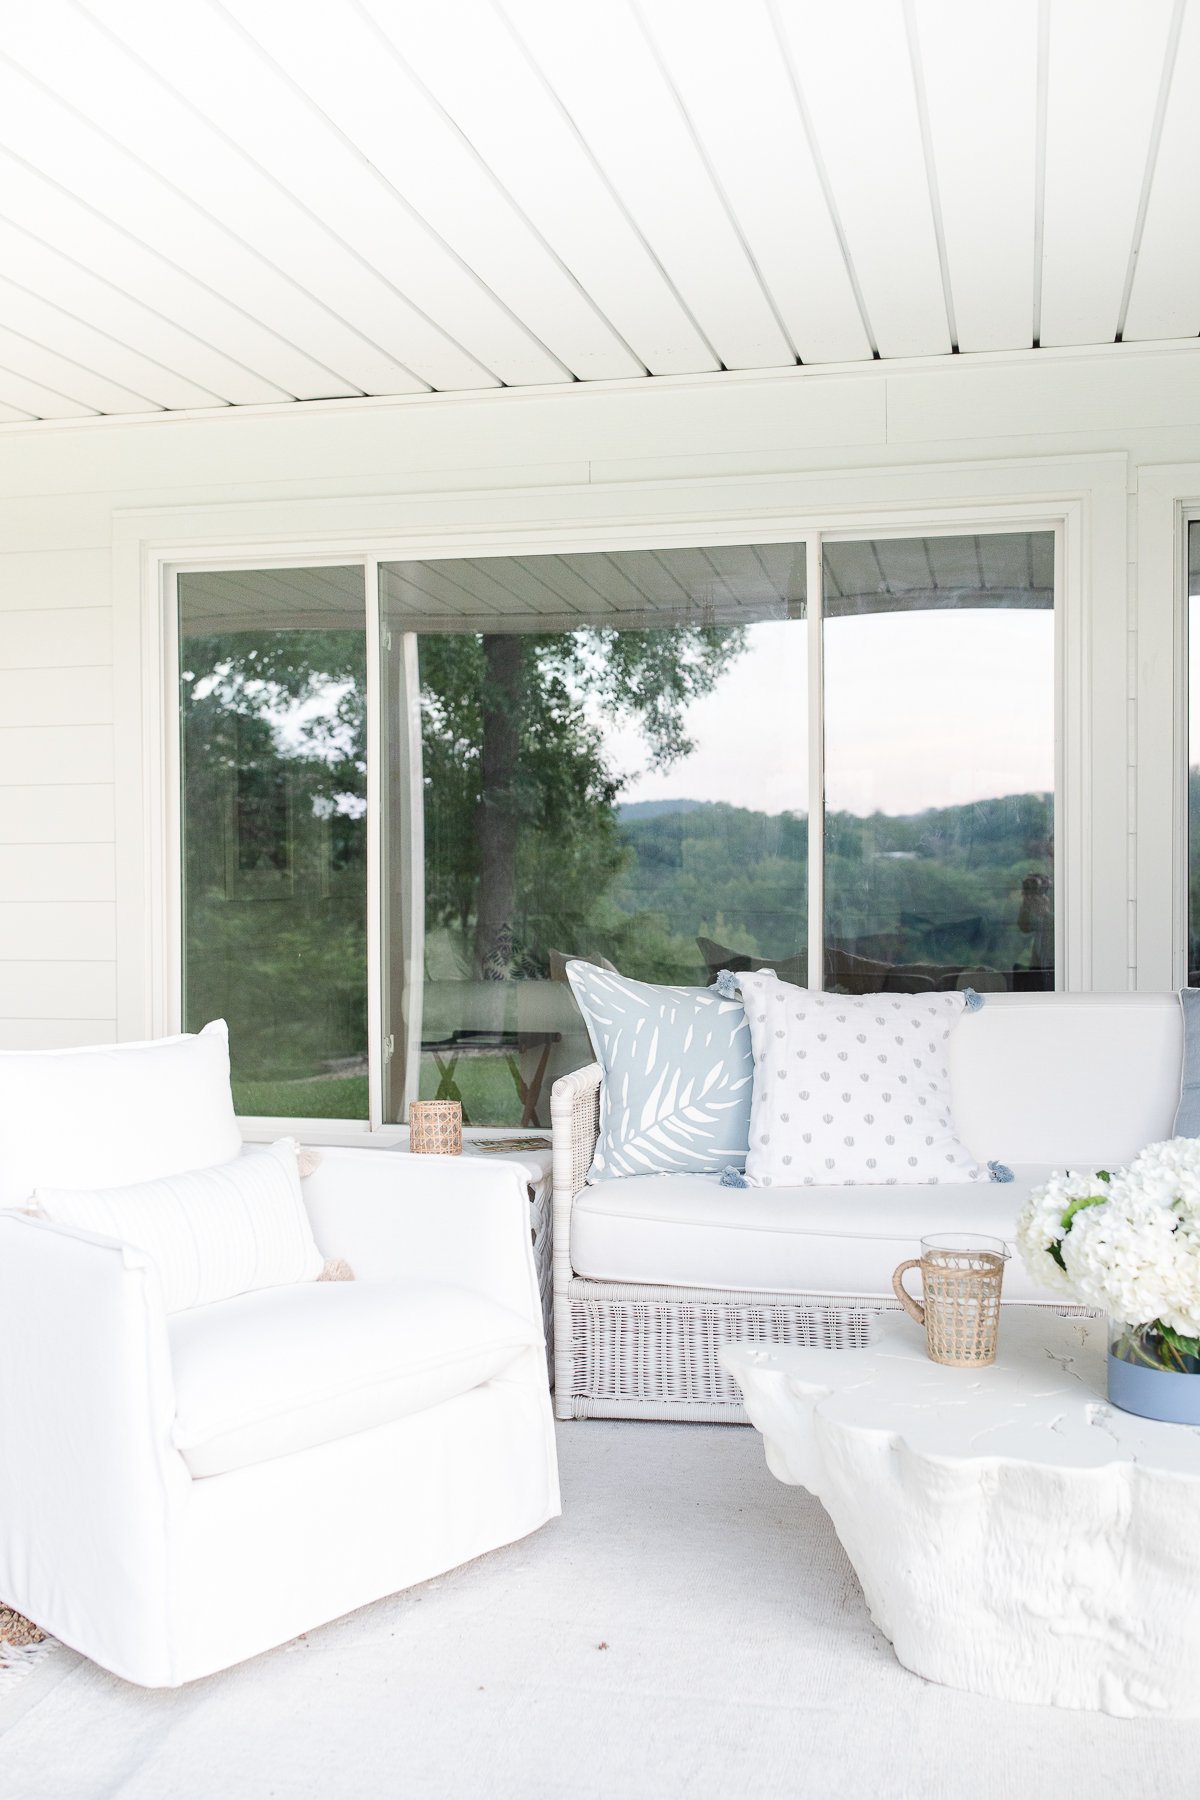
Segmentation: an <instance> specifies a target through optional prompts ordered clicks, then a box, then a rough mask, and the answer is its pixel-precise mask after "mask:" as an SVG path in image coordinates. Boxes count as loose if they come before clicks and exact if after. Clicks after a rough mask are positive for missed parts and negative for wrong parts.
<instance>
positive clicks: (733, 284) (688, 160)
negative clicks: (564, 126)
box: [504, 0, 795, 369]
mask: <svg viewBox="0 0 1200 1800" xmlns="http://www.w3.org/2000/svg"><path fill="white" fill-rule="evenodd" d="M504 10H505V13H506V16H507V17H508V18H509V20H510V22H511V23H512V25H513V27H514V29H515V30H516V32H517V34H518V35H519V37H520V39H521V41H522V43H523V44H524V45H525V46H526V48H527V49H528V51H529V54H530V56H531V57H532V58H533V60H534V62H535V63H536V64H537V66H538V67H539V68H540V69H541V70H542V72H543V73H544V75H545V76H546V78H547V79H548V80H549V81H550V82H552V83H553V85H554V87H555V88H556V89H557V91H558V93H559V95H560V96H561V99H562V103H563V105H564V107H565V108H566V110H567V112H568V113H569V114H570V116H571V118H572V120H573V121H574V123H575V125H576V127H577V129H578V130H579V132H580V134H581V136H582V137H583V139H584V141H585V142H586V144H587V145H588V147H589V149H590V150H591V152H592V154H593V155H594V156H595V158H596V160H597V162H598V163H599V165H600V166H601V168H602V169H603V171H604V173H605V175H606V177H607V179H608V181H609V182H610V183H611V185H612V188H613V191H614V192H615V193H616V194H617V195H618V196H619V198H620V201H621V204H622V205H623V207H624V208H625V210H626V212H627V213H628V215H629V217H630V219H631V220H632V221H633V222H634V224H635V225H636V227H637V229H638V230H639V231H640V232H641V234H642V236H643V237H644V239H645V241H646V242H647V243H648V244H649V245H650V247H651V249H652V250H653V252H654V254H655V256H656V257H657V259H658V261H659V263H660V264H661V266H662V268H663V269H664V271H665V272H666V274H667V276H668V278H669V280H670V281H671V282H672V284H673V286H674V288H675V291H676V292H677V293H678V294H679V296H680V297H681V299H682V300H683V302H684V304H685V305H686V306H687V308H688V311H689V313H690V314H691V316H692V317H693V318H694V319H695V320H696V322H697V324H698V325H699V327H700V329H701V330H702V331H703V333H704V336H705V338H706V340H707V343H708V345H709V347H710V348H711V349H712V351H713V352H714V353H715V355H716V356H717V357H718V358H719V359H720V361H721V362H722V363H723V364H724V365H725V366H726V367H728V368H737V369H749V368H777V367H784V366H787V365H790V364H793V363H794V362H795V351H794V349H793V346H792V345H791V344H790V343H789V341H788V339H787V336H786V334H785V333H784V331H783V330H782V329H781V327H780V324H779V321H778V318H777V316H776V314H775V312H774V310H773V308H772V305H771V301H770V299H769V297H768V295H767V293H766V291H765V289H764V288H763V285H762V282H761V281H760V280H759V277H758V274H757V272H756V270H755V268H754V264H753V262H752V260H751V258H750V257H749V256H748V255H747V253H746V248H745V245H744V243H743V242H742V239H741V238H740V236H739V234H738V231H737V229H736V226H735V224H734V223H733V221H732V220H731V218H730V215H729V213H728V211H727V209H726V207H725V205H724V204H723V201H722V198H721V195H720V193H719V192H718V190H717V188H716V187H715V186H714V184H713V181H712V178H711V176H710V174H709V172H708V170H707V169H706V168H705V166H704V161H703V158H701V157H700V156H698V155H697V154H696V145H695V141H694V139H693V137H692V135H691V132H690V128H689V124H688V120H687V117H686V115H685V113H684V111H683V109H682V108H681V106H680V104H679V102H678V100H677V98H676V96H675V94H674V93H673V91H672V89H671V87H670V85H669V84H668V82H667V81H666V80H664V77H663V74H662V71H661V69H660V67H659V65H658V63H657V61H656V58H655V55H654V53H653V50H652V48H651V44H650V42H649V40H648V39H647V37H646V36H645V34H644V33H643V32H642V30H641V29H640V27H639V25H638V23H637V20H636V18H635V16H634V14H633V12H632V11H631V9H630V6H629V5H628V3H627V0H605V4H603V5H598V4H596V0H590V3H589V4H583V5H575V6H563V5H561V4H560V3H559V0H505V7H504ZM581 22H582V23H583V28H584V29H585V31H586V43H587V54H586V56H581V55H580V53H579V49H580V31H581Z"/></svg>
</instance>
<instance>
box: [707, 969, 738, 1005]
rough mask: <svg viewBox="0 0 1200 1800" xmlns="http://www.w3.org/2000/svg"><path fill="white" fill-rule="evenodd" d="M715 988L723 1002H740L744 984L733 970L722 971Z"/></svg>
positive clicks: (715, 982) (714, 984) (714, 983)
mask: <svg viewBox="0 0 1200 1800" xmlns="http://www.w3.org/2000/svg"><path fill="white" fill-rule="evenodd" d="M713 986H714V987H715V988H716V990H717V992H718V994H720V996H721V998H722V1000H740V999H741V997H742V984H741V982H740V981H739V980H738V977H737V976H736V975H735V974H734V972H733V970H732V969H722V970H721V973H720V974H719V975H718V976H717V979H716V980H715V981H714V982H713Z"/></svg>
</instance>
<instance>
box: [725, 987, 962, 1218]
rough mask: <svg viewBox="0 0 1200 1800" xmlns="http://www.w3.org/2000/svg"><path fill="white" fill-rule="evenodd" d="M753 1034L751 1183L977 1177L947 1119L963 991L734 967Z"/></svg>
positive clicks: (894, 1181) (821, 1183)
mask: <svg viewBox="0 0 1200 1800" xmlns="http://www.w3.org/2000/svg"><path fill="white" fill-rule="evenodd" d="M736 979H737V981H738V983H739V985H740V987H741V992H742V999H743V1001H744V1003H745V1007H746V1020H747V1023H748V1024H749V1027H750V1037H751V1041H752V1043H753V1045H754V1099H753V1103H752V1106H751V1110H750V1153H749V1155H748V1156H747V1158H746V1180H747V1182H748V1183H749V1184H750V1186H751V1187H780V1186H784V1187H795V1186H798V1185H800V1184H803V1185H804V1186H806V1187H819V1186H833V1185H834V1183H841V1184H842V1185H843V1186H851V1185H854V1186H858V1185H869V1184H872V1183H878V1182H884V1183H888V1184H891V1185H895V1184H897V1183H899V1182H916V1181H921V1182H930V1183H935V1182H955V1183H957V1182H976V1181H986V1180H987V1179H988V1172H987V1170H986V1169H985V1168H984V1167H983V1165H982V1164H981V1163H980V1162H979V1160H978V1158H976V1157H975V1156H973V1155H972V1154H971V1152H970V1150H968V1149H967V1148H966V1146H965V1145H964V1144H963V1143H962V1142H961V1141H960V1140H959V1138H958V1136H957V1134H956V1132H955V1129H954V1118H953V1113H952V1107H951V1098H950V1071H949V1068H948V1066H947V1048H948V1045H949V1041H950V1035H951V1033H952V1032H953V1031H954V1030H955V1028H956V1027H957V1028H958V1029H960V1030H963V1031H969V1030H970V1028H971V1026H970V1024H969V1023H967V1024H964V1023H962V1020H963V1014H964V1012H965V1010H966V996H965V995H963V994H861V995H855V994H820V993H814V992H812V991H811V990H810V989H808V988H798V987H795V986H794V985H793V984H792V983H791V982H785V981H780V980H779V979H778V978H777V977H776V976H775V975H774V974H773V973H772V972H771V971H770V970H764V971H760V972H759V973H756V974H741V975H738V976H737V977H736Z"/></svg>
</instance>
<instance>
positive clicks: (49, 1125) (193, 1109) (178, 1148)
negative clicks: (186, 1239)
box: [0, 1019, 242, 1207]
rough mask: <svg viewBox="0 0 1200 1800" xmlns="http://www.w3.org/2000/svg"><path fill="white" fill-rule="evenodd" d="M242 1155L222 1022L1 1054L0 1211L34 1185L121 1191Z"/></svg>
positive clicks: (21, 1200)
mask: <svg viewBox="0 0 1200 1800" xmlns="http://www.w3.org/2000/svg"><path fill="white" fill-rule="evenodd" d="M241 1147H242V1134H241V1132H240V1131H239V1130H238V1124H237V1119H236V1118H235V1117H234V1111H233V1095H232V1093H231V1091H230V1086H229V1032H228V1029H227V1028H226V1025H225V1021H224V1019H218V1020H216V1021H215V1022H214V1023H213V1024H211V1025H206V1026H205V1027H204V1029H203V1031H201V1032H199V1033H198V1034H197V1035H196V1036H194V1037H192V1036H183V1037H173V1038H158V1039H156V1040H154V1041H152V1042H150V1043H136V1044H101V1045H95V1046H89V1047H87V1048H85V1049H79V1050H29V1051H24V1050H6V1051H3V1052H0V1207H4V1206H24V1205H26V1204H27V1203H28V1201H29V1198H30V1196H31V1195H32V1193H33V1190H34V1188H35V1187H39V1186H40V1187H62V1188H83V1187H122V1186H125V1185H126V1184H128V1183H131V1182H136V1181H154V1180H157V1179H158V1177H159V1176H160V1175H178V1174H180V1173H182V1172H183V1171H184V1170H185V1169H209V1168H212V1167H213V1166H214V1165H215V1164H216V1163H223V1162H228V1161H229V1160H230V1158H231V1157H234V1156H236V1155H237V1154H238V1151H239V1150H240V1149H241Z"/></svg>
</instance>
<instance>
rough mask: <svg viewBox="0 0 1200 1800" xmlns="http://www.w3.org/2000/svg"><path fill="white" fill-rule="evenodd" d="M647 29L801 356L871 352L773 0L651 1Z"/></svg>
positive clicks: (845, 357)
mask: <svg viewBox="0 0 1200 1800" xmlns="http://www.w3.org/2000/svg"><path fill="white" fill-rule="evenodd" d="M644 17H645V19H646V24H647V28H648V30H649V31H650V33H651V35H652V36H653V38H654V39H655V41H656V43H657V44H658V47H659V50H660V52H661V55H662V58H663V61H664V63H665V64H666V67H667V69H668V72H669V74H670V76H671V78H672V80H673V82H674V85H675V88H676V90H677V92H678V94H679V97H680V99H681V100H682V102H683V105H684V107H685V109H686V111H687V114H688V117H689V118H690V120H691V122H692V125H693V127H694V129H695V131H696V135H697V138H698V140H699V142H700V144H701V146H702V147H703V151H704V153H705V154H706V156H707V157H708V160H709V163H710V165H711V168H712V170H713V174H714V177H715V179H716V181H717V182H718V183H719V185H720V188H721V190H722V192H723V193H724V195H725V197H726V200H727V202H728V204H729V208H730V210H731V212H732V214H733V216H734V218H735V220H736V222H737V226H738V229H739V231H740V233H741V236H742V240H743V242H744V243H745V246H746V249H747V252H748V254H749V255H750V257H751V258H752V259H753V261H754V263H755V265H756V266H757V268H758V270H759V272H760V275H761V278H762V281H763V283H764V285H765V287H766V289H767V291H768V293H769V294H770V295H771V298H772V300H773V301H774V304H775V307H776V308H777V310H778V314H779V317H780V321H781V323H782V325H783V328H784V329H785V331H786V332H787V336H788V339H789V341H790V343H791V344H792V345H793V346H794V348H795V350H796V353H797V355H798V356H799V357H800V359H801V360H802V361H803V362H806V363H811V362H850V361H854V360H857V359H866V358H868V357H869V356H870V355H871V343H870V339H869V338H868V336H867V332H866V328H865V326H864V324H863V321H862V317H861V315H860V313H859V310H858V303H857V300H856V298H855V293H854V288H853V285H852V283H851V281H850V277H849V274H848V273H847V270H846V264H845V260H844V258H843V255H842V248H841V245H840V244H839V242H838V236H837V232H836V230H835V228H834V224H833V221H832V219H831V218H830V214H829V208H828V206H827V205H826V202H825V196H824V193H823V192H822V188H821V179H820V175H819V173H818V171H817V167H816V164H815V162H814V160H813V155H812V150H811V147H810V145H809V142H808V138H807V136H806V134H805V130H804V123H803V120H802V118H801V114H800V110H799V107H798V105H797V101H796V93H795V89H794V87H793V85H792V82H791V80H790V77H789V73H788V69H787V66H786V63H785V61H784V59H783V57H782V56H781V54H780V47H779V40H778V37H777V36H776V33H775V29H774V26H773V24H772V21H771V17H770V15H769V13H768V11H767V7H766V5H765V0H740V4H739V6H738V9H737V20H736V30H731V29H730V23H731V20H730V11H729V6H728V3H727V0H653V4H652V5H646V6H645V7H644Z"/></svg>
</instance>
